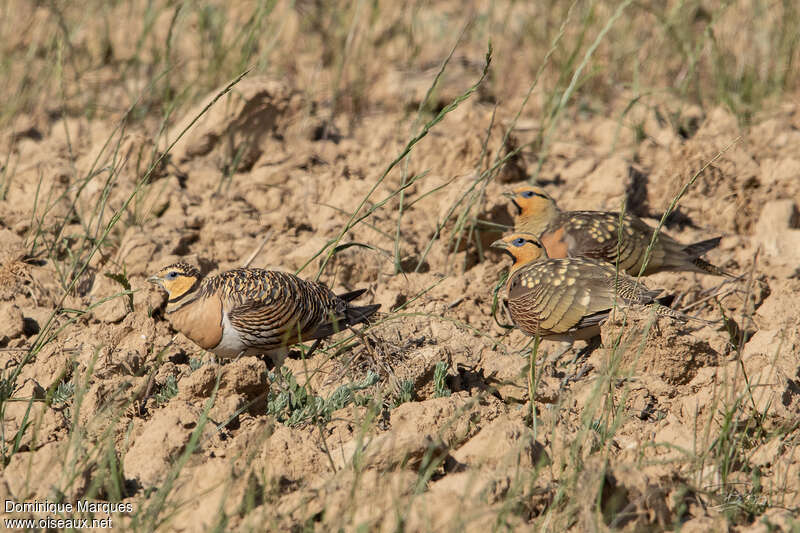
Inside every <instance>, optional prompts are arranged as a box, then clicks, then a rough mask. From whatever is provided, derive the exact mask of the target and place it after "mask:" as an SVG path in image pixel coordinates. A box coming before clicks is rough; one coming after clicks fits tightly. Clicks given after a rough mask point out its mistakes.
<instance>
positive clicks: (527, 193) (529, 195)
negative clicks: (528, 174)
mask: <svg viewBox="0 0 800 533" xmlns="http://www.w3.org/2000/svg"><path fill="white" fill-rule="evenodd" d="M520 196H522V197H523V198H533V191H522V192H521V193H520Z"/></svg>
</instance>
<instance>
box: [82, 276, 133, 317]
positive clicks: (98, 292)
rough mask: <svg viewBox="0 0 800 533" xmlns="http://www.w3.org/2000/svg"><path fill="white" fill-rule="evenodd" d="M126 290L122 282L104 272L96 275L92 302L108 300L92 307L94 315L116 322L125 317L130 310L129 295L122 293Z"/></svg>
mask: <svg viewBox="0 0 800 533" xmlns="http://www.w3.org/2000/svg"><path fill="white" fill-rule="evenodd" d="M125 290H126V289H125V287H124V286H123V285H122V284H120V282H118V281H115V280H113V279H111V278H109V277H107V276H104V275H102V274H98V275H96V276H95V278H94V284H93V285H92V290H91V292H90V293H89V295H90V297H91V299H92V304H97V303H98V302H101V301H103V300H106V301H105V302H103V303H101V304H100V305H97V307H95V308H94V309H92V316H94V318H96V319H97V320H99V321H100V322H106V323H116V322H119V321H120V320H122V319H123V318H125V316H127V314H128V313H129V312H130V303H129V296H128V295H125V294H122V293H123V292H125Z"/></svg>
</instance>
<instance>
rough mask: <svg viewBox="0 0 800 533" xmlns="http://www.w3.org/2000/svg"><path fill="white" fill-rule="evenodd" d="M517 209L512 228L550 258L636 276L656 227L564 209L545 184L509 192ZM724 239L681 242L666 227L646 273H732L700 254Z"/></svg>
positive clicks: (632, 218) (625, 218)
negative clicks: (600, 264) (592, 262)
mask: <svg viewBox="0 0 800 533" xmlns="http://www.w3.org/2000/svg"><path fill="white" fill-rule="evenodd" d="M506 196H507V197H509V198H510V200H511V202H512V203H513V204H514V206H515V207H516V209H517V212H518V213H517V217H516V218H515V221H514V231H517V232H525V233H531V234H533V235H536V236H537V237H539V239H540V241H541V243H542V244H543V245H544V247H545V248H546V249H547V252H548V254H549V256H550V257H551V258H563V257H587V258H590V259H597V260H599V261H605V262H608V263H612V264H617V261H619V268H620V270H624V271H625V272H627V273H628V274H630V275H632V276H638V275H639V272H640V270H641V268H642V264H643V263H644V261H645V256H646V254H647V249H648V247H649V246H650V241H651V239H652V236H653V232H654V231H655V230H654V228H652V227H650V226H648V225H647V224H645V223H644V222H643V221H642V220H641V219H640V218H638V217H636V216H634V215H631V214H625V215H624V216H623V217H622V224H621V225H620V215H619V213H612V212H604V211H562V210H561V209H559V208H558V205H557V204H556V201H555V200H554V199H553V198H552V197H551V196H550V195H548V194H547V193H546V192H545V191H544V190H543V189H542V188H540V187H533V186H528V185H526V186H522V187H518V188H517V189H514V191H512V192H511V193H506ZM719 242H720V237H716V238H713V239H708V240H705V241H700V242H697V243H694V244H690V245H686V244H682V243H680V242H678V241H676V240H675V239H673V238H672V237H670V236H669V235H667V234H665V233H664V232H663V231H660V232H659V233H658V237H657V239H656V242H655V244H654V245H653V248H652V249H651V250H650V254H649V257H648V258H647V266H646V267H645V269H644V271H643V272H642V275H645V276H647V275H650V274H654V273H656V272H663V271H668V270H688V271H693V272H702V273H707V274H713V275H717V276H729V277H730V274H728V273H727V272H725V271H724V270H722V269H720V268H719V267H717V266H715V265H713V264H711V263H709V262H708V261H705V260H704V259H702V258H700V256H701V255H703V254H705V253H706V252H708V251H709V250H711V249H713V248H715V247H716V246H718V245H719Z"/></svg>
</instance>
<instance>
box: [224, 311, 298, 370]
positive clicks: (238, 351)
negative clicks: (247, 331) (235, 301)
mask: <svg viewBox="0 0 800 533" xmlns="http://www.w3.org/2000/svg"><path fill="white" fill-rule="evenodd" d="M209 351H210V352H212V353H213V354H214V355H216V356H217V357H222V358H228V359H229V358H233V357H239V356H240V355H259V354H264V355H268V356H269V357H270V358H271V359H272V361H273V362H274V363H275V367H276V368H278V367H280V366H281V365H282V364H283V360H284V359H285V358H286V354H288V353H289V349H288V348H278V349H274V350H259V349H258V348H251V347H249V346H247V345H245V344H244V343H243V342H242V338H241V336H240V335H239V332H238V331H236V328H234V327H233V324H231V321H230V319H229V318H228V313H225V312H223V313H222V338H221V339H220V341H219V344H217V345H216V346H214V347H213V348H212V349H211V350H209Z"/></svg>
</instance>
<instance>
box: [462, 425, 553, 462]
mask: <svg viewBox="0 0 800 533" xmlns="http://www.w3.org/2000/svg"><path fill="white" fill-rule="evenodd" d="M452 458H453V459H455V460H456V461H458V462H459V463H463V464H467V465H469V466H472V467H476V466H491V467H497V466H501V465H504V466H515V465H519V466H520V467H522V468H535V467H536V466H537V465H541V464H548V463H550V458H549V457H548V455H547V452H546V451H545V449H544V446H542V444H540V443H539V442H536V440H535V439H534V438H533V432H532V431H531V429H530V428H529V427H527V426H525V424H523V422H522V421H521V420H512V419H510V418H509V417H508V416H500V417H498V418H496V419H495V420H493V421H492V422H491V423H489V424H487V425H486V426H484V427H483V428H482V429H481V430H480V431H479V432H478V434H477V435H475V436H474V437H472V438H471V439H470V440H468V441H467V442H466V443H465V444H464V445H463V446H461V447H460V448H459V449H457V450H456V451H455V452H453V453H452Z"/></svg>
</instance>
